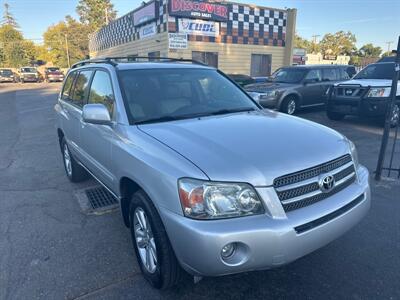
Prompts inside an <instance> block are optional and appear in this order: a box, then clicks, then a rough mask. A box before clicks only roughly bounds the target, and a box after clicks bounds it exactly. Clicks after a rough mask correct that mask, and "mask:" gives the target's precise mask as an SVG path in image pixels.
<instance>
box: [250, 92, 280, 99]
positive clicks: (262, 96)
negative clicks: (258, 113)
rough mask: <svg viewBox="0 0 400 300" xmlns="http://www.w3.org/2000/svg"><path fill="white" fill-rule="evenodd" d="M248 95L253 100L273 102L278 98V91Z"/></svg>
mask: <svg viewBox="0 0 400 300" xmlns="http://www.w3.org/2000/svg"><path fill="white" fill-rule="evenodd" d="M249 95H250V96H251V97H252V98H253V99H254V100H255V101H260V100H273V99H275V98H277V97H278V96H279V91H266V92H264V93H256V92H249Z"/></svg>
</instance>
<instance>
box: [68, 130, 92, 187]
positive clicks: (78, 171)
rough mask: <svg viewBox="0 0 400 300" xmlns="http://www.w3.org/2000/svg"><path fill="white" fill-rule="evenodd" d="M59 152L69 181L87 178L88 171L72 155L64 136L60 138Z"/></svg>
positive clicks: (79, 180)
mask: <svg viewBox="0 0 400 300" xmlns="http://www.w3.org/2000/svg"><path fill="white" fill-rule="evenodd" d="M61 152H62V155H63V162H64V169H65V174H67V177H68V179H69V180H70V181H71V182H81V181H84V180H85V179H87V178H88V173H87V172H86V170H85V169H84V168H83V167H82V166H81V165H80V164H78V163H77V161H76V160H75V158H74V157H73V156H72V154H71V152H70V151H69V148H68V144H67V142H66V141H65V138H64V137H63V138H62V140H61Z"/></svg>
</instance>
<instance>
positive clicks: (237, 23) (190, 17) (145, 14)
mask: <svg viewBox="0 0 400 300" xmlns="http://www.w3.org/2000/svg"><path fill="white" fill-rule="evenodd" d="M295 26H296V9H278V8H269V7H261V6H255V5H251V4H243V3H234V2H228V1H203V0H199V1H192V0H159V1H150V2H148V3H143V5H142V6H141V7H139V8H137V9H135V10H133V11H132V12H130V13H128V14H126V15H124V16H122V17H121V18H118V19H117V20H115V21H113V22H112V23H110V24H109V25H107V26H105V27H103V28H101V29H100V30H99V31H97V32H96V33H94V34H93V35H91V37H90V42H89V48H90V56H91V57H106V56H130V57H132V58H133V57H135V56H150V57H154V58H156V57H160V56H161V57H173V58H185V59H195V60H199V61H202V62H205V63H207V64H209V65H212V66H215V67H218V68H220V69H221V70H223V71H224V72H226V73H237V74H247V75H251V76H267V75H270V74H271V72H273V71H274V70H276V69H277V68H279V67H281V66H285V65H291V63H292V59H293V43H294V35H295Z"/></svg>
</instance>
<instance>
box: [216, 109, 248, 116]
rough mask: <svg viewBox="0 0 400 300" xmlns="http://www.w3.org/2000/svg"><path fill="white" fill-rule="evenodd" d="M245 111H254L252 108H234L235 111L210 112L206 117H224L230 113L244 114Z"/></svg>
mask: <svg viewBox="0 0 400 300" xmlns="http://www.w3.org/2000/svg"><path fill="white" fill-rule="evenodd" d="M246 111H255V109H254V108H252V107H245V108H243V107H242V108H236V109H220V110H217V111H214V112H210V113H209V114H208V115H210V116H217V115H226V114H231V113H238V112H246Z"/></svg>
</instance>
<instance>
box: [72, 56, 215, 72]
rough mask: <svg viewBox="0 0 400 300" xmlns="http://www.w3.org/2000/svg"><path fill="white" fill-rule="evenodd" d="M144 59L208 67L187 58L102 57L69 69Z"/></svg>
mask: <svg viewBox="0 0 400 300" xmlns="http://www.w3.org/2000/svg"><path fill="white" fill-rule="evenodd" d="M142 59H145V60H147V61H156V62H190V63H192V64H196V65H202V66H208V65H207V64H205V63H203V62H200V61H198V60H194V59H187V58H171V57H149V56H113V57H102V58H94V59H87V60H83V61H80V62H77V63H75V64H73V65H72V67H71V69H75V68H78V67H82V66H84V65H88V64H110V65H112V66H114V67H115V66H116V65H117V64H118V63H117V62H118V61H121V60H124V62H128V63H135V62H142V61H141V60H142Z"/></svg>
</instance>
